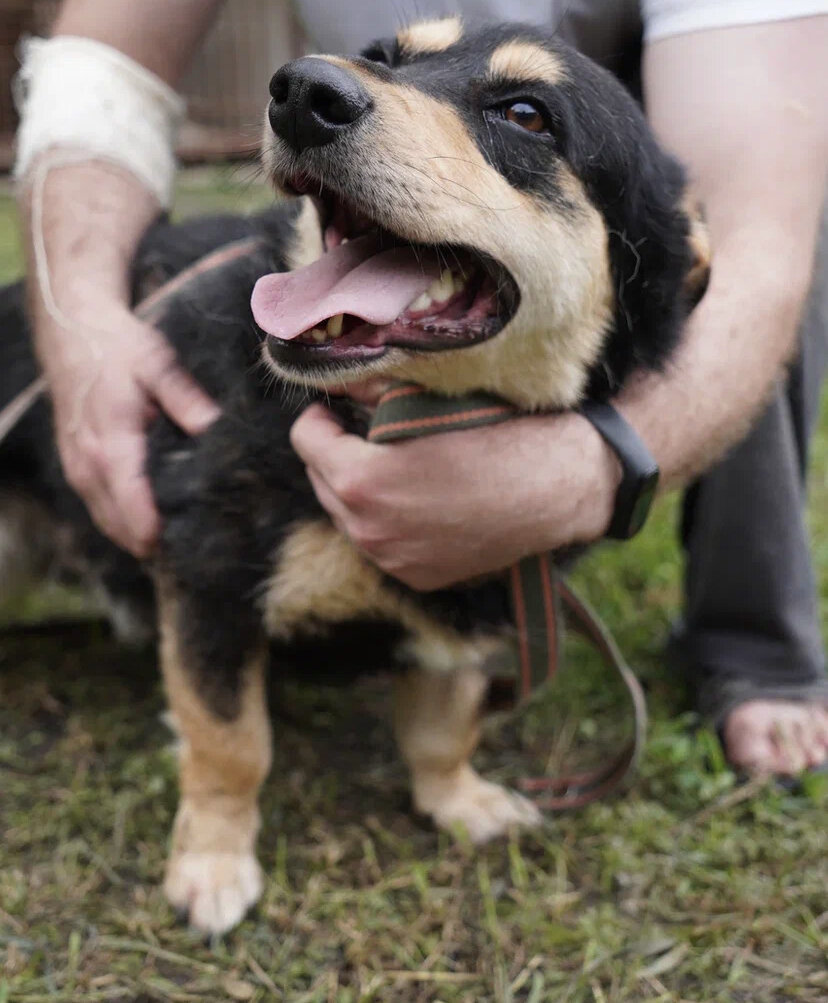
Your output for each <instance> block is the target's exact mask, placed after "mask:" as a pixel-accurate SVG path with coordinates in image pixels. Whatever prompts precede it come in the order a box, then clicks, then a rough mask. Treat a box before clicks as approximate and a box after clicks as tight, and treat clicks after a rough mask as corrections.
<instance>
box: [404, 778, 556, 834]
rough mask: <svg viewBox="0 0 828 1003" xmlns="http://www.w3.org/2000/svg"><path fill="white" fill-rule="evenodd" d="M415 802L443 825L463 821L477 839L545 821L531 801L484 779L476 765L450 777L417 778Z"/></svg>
mask: <svg viewBox="0 0 828 1003" xmlns="http://www.w3.org/2000/svg"><path fill="white" fill-rule="evenodd" d="M414 802H415V804H416V806H417V808H418V809H419V810H420V811H423V812H426V813H427V814H429V815H431V817H432V818H433V819H434V821H435V823H436V824H437V825H438V826H439V827H440V828H441V829H451V828H454V827H455V826H457V825H462V826H463V827H464V828H465V829H466V832H468V834H469V837H470V839H471V840H472V841H473V842H475V843H485V842H487V841H488V840H490V839H494V838H495V837H497V836H502V835H503V834H504V833H506V832H508V831H509V829H512V828H515V827H516V826H524V827H527V828H529V827H534V826H538V825H540V824H541V821H542V816H541V813H540V812H539V811H538V809H537V808H536V807H535V805H533V804H532V802H531V801H528V800H527V799H526V798H524V797H521V796H520V794H515V793H514V791H510V790H507V789H506V788H505V787H501V786H500V785H499V784H493V783H490V782H489V781H488V780H484V779H483V778H482V777H480V776H478V774H477V773H475V772H474V770H472V769H466V770H463V771H462V772H460V773H459V774H457V775H456V776H455V777H454V778H452V779H450V780H446V779H445V778H439V779H438V778H434V777H418V778H415V785H414Z"/></svg>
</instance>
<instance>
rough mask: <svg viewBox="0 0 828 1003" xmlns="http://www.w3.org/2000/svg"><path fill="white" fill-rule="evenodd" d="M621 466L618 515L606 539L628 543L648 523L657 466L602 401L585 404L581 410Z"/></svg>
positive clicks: (629, 426) (617, 416)
mask: <svg viewBox="0 0 828 1003" xmlns="http://www.w3.org/2000/svg"><path fill="white" fill-rule="evenodd" d="M578 411H579V413H580V414H582V415H583V416H584V418H586V420H587V421H588V422H590V424H591V425H593V426H594V428H595V429H596V431H597V432H598V433H599V434H600V435H601V436H602V437H603V439H604V440H605V441H606V442H607V444H608V445H609V446H610V448H611V449H612V450H613V451H614V452H615V454H616V455H617V456H618V459H619V460H620V462H621V469H622V471H623V475H622V477H621V483H620V484H619V485H618V491H617V493H616V495H615V511H614V513H613V516H612V522H611V523H610V526H609V529H608V530H607V534H606V535H607V536H609V537H611V538H612V539H614V540H629V539H630V537H633V536H635V534H636V533H637V532H638V531H639V530H640V529H641V527H642V526H643V525H644V523H645V522H646V521H647V516H648V514H649V512H650V507H651V505H652V504H653V499H654V498H655V494H656V489H657V488H658V475H659V470H658V464H657V463H656V461H655V460H654V459H653V456H652V453H650V451H649V449H647V447H646V446H645V445H644V443H643V442H642V441H641V439H640V438H639V436H638V433H637V432H636V431H635V429H634V428H633V427H632V425H630V424H629V422H628V421H626V420H625V419H624V418H622V417H621V415H620V414H619V413H618V412H617V411H616V410H615V408H614V407H613V406H612V404H606V403H604V402H603V401H584V403H583V404H581V406H580V407H579V408H578Z"/></svg>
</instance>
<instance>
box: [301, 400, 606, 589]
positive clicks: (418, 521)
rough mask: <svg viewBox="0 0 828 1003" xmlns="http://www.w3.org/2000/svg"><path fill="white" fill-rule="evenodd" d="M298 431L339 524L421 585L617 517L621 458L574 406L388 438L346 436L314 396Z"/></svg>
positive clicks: (576, 536) (460, 575)
mask: <svg viewBox="0 0 828 1003" xmlns="http://www.w3.org/2000/svg"><path fill="white" fill-rule="evenodd" d="M291 441H292V443H293V447H294V449H295V450H296V452H297V453H298V454H299V456H300V457H301V458H302V459H303V460H304V462H305V463H306V465H307V469H308V475H309V477H310V479H311V483H312V484H313V487H314V490H315V491H316V495H317V497H318V498H319V500H320V502H321V503H322V505H324V507H325V509H326V510H327V511H328V513H329V515H330V516H331V518H332V519H333V521H334V523H335V524H336V525H337V527H338V528H339V529H340V530H341V531H342V532H343V533H345V534H346V535H347V536H348V537H349V538H350V539H351V540H352V542H353V543H354V544H355V545H356V546H357V547H358V548H359V549H360V550H361V551H362V552H363V553H364V554H365V555H366V556H367V557H368V558H370V559H371V560H372V561H374V563H376V564H377V565H379V567H380V568H381V569H382V570H383V571H385V572H387V573H388V574H391V575H394V577H396V578H399V579H400V580H401V581H403V582H405V583H406V584H407V585H410V586H412V587H413V588H416V589H436V588H441V587H444V586H447V585H450V584H452V583H454V582H457V581H462V580H465V579H468V578H474V577H476V576H478V575H484V574H489V573H491V572H495V571H499V570H501V569H502V568H505V567H507V566H509V565H510V564H512V563H514V562H515V561H517V560H519V559H520V558H522V557H525V556H526V555H527V554H531V553H539V552H541V551H544V550H551V549H554V548H558V547H562V546H566V545H569V544H573V543H580V542H586V541H588V540H593V539H595V538H596V537H598V536H600V535H601V534H602V533H603V532H604V531H605V529H606V527H607V525H608V524H609V521H610V517H611V514H612V508H613V502H614V498H615V490H616V487H617V484H618V480H619V479H620V468H619V465H618V463H617V461H616V460H615V459H614V457H613V456H612V454H611V453H610V451H609V450H608V449H607V447H606V446H605V445H604V444H603V442H602V440H601V439H600V437H599V436H598V434H597V433H596V432H595V431H594V430H593V429H592V427H591V426H590V425H589V424H588V423H587V422H586V421H585V420H584V419H583V418H581V417H579V416H578V415H575V414H567V415H553V416H550V415H542V416H537V417H527V418H517V419H514V420H511V421H508V422H505V423H503V424H501V425H490V426H487V427H485V428H479V429H470V430H464V431H460V432H448V433H441V434H439V435H433V436H427V437H425V438H422V439H408V440H406V441H404V442H399V443H392V444H383V445H379V444H374V443H368V442H366V441H365V440H363V439H361V438H359V437H358V436H355V435H349V434H347V433H346V432H344V431H343V430H342V428H341V427H340V425H339V424H338V423H337V421H336V420H335V418H334V417H333V415H331V413H330V412H329V411H327V410H326V409H325V408H324V407H322V406H321V405H313V406H312V407H310V408H308V409H307V411H305V412H304V413H303V414H302V415H301V416H300V418H299V419H298V420H297V421H296V423H295V424H294V426H293V430H292V433H291ZM550 443H554V444H555V445H554V448H555V458H556V462H555V463H554V464H550V463H549V454H550Z"/></svg>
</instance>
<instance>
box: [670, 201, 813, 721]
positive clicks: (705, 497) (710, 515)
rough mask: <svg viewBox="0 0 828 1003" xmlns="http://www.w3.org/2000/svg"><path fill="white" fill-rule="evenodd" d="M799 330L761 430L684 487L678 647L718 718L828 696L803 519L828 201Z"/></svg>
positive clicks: (705, 709)
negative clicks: (767, 702) (752, 705)
mask: <svg viewBox="0 0 828 1003" xmlns="http://www.w3.org/2000/svg"><path fill="white" fill-rule="evenodd" d="M826 205H827V206H828V203H827V204H826ZM714 267H715V266H714ZM799 338H800V352H799V355H798V357H797V359H796V361H795V363H794V364H793V366H792V367H791V369H790V371H789V374H788V377H787V379H786V380H785V381H784V382H780V385H779V386H778V387H777V388H776V391H775V394H774V396H773V399H772V401H771V404H770V406H769V407H768V409H767V410H766V411H765V413H764V415H763V416H762V418H761V419H760V420H759V422H758V424H756V426H755V427H754V428H753V431H752V432H751V433H750V434H749V435H748V437H747V438H746V439H745V440H744V441H743V442H741V443H740V444H739V445H738V446H736V448H735V449H733V450H732V451H731V452H730V453H729V454H728V455H727V456H726V457H725V459H724V460H723V461H722V462H721V463H720V464H719V465H718V466H716V467H714V468H713V469H712V470H711V471H710V472H709V473H708V474H707V475H705V476H704V477H703V478H702V479H701V480H699V481H698V482H697V483H696V484H694V485H693V486H692V487H691V488H690V489H689V490H688V491H687V493H686V495H685V500H684V509H683V519H682V530H681V535H682V542H683V545H684V548H685V553H686V579H685V593H686V608H685V616H684V620H683V623H682V625H681V627H680V629H679V630H678V631H677V632H676V635H675V637H674V639H673V652H674V654H675V655H676V656H677V658H678V660H679V661H680V662H681V664H683V666H684V667H685V668H686V670H687V672H688V673H689V678H690V683H691V685H692V686H693V688H694V690H695V695H696V701H697V704H698V707H699V710H700V711H701V712H702V713H703V714H705V715H706V716H709V717H711V718H712V719H713V720H714V722H715V723H717V724H720V723H722V722H723V720H724V717H725V716H726V715H727V713H728V712H729V711H730V710H731V709H732V708H733V707H735V706H736V705H737V704H739V703H742V702H743V701H745V700H749V699H752V698H755V697H764V698H782V699H799V700H803V699H811V698H814V697H818V696H824V697H825V699H826V700H828V681H826V674H825V652H824V648H823V643H822V635H821V630H820V622H819V606H818V599H817V594H816V586H815V581H814V571H813V566H812V563H811V551H810V543H809V538H808V529H807V526H806V521H805V482H806V473H807V466H808V442H809V439H810V436H811V434H812V432H813V430H814V427H815V425H816V423H817V420H818V418H819V409H820V391H821V386H822V380H823V376H824V374H825V368H826V362H827V361H828V211H826V212H825V213H823V225H822V234H821V248H820V251H819V253H818V254H817V259H816V266H815V270H814V281H813V285H812V288H811V294H810V298H809V301H808V305H807V307H806V310H805V312H804V314H803V318H802V323H801V327H800V335H799Z"/></svg>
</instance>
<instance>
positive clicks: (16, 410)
mask: <svg viewBox="0 0 828 1003" xmlns="http://www.w3.org/2000/svg"><path fill="white" fill-rule="evenodd" d="M45 393H46V380H45V378H44V377H43V376H38V378H37V379H36V380H32V382H31V383H30V384H29V385H28V386H27V387H25V389H23V390H21V391H20V393H19V394H18V395H17V396H16V397H12V399H11V401H9V403H8V404H7V405H6V406H5V407H4V408H3V410H2V411H0V445H2V443H3V441H4V440H5V438H6V436H8V435H9V434H10V433H11V431H12V429H14V428H15V427H16V426H17V423H18V422H20V421H22V420H23V418H24V417H25V416H26V415H27V414H28V413H29V411H30V410H31V409H32V408H33V407H34V406H35V404H36V403H37V402H38V401H39V400H40V398H41V397H42V396H43V395H44V394H45Z"/></svg>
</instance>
